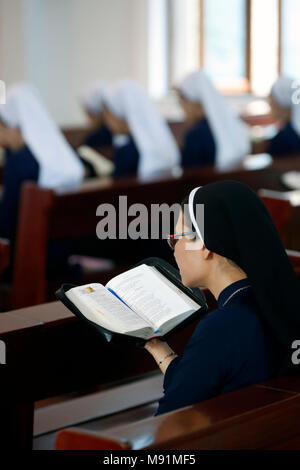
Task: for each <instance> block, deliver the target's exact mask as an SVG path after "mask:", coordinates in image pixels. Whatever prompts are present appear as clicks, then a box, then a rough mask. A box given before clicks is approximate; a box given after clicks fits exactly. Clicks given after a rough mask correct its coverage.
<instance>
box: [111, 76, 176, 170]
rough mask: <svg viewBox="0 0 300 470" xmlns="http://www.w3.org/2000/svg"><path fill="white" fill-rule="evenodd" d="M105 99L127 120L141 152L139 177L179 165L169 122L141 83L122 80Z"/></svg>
mask: <svg viewBox="0 0 300 470" xmlns="http://www.w3.org/2000/svg"><path fill="white" fill-rule="evenodd" d="M103 100H104V103H105V105H106V106H107V107H108V108H109V110H110V111H111V112H112V113H113V114H115V115H116V116H118V117H119V118H121V119H125V120H126V121H127V124H128V126H129V129H130V133H131V135H132V137H133V139H134V142H135V144H136V146H137V148H138V151H139V154H140V159H139V166H138V175H139V176H140V177H142V178H144V177H148V176H151V175H153V174H155V173H159V172H160V171H166V170H172V169H173V168H175V167H178V165H180V153H179V149H178V147H177V144H176V141H175V139H174V137H173V135H172V133H171V131H170V129H169V127H168V125H167V123H166V122H165V120H164V119H163V117H162V116H161V115H160V114H159V112H158V111H157V110H156V108H155V106H154V104H153V103H152V101H151V100H150V98H149V97H148V95H147V94H146V92H145V91H144V90H143V88H142V87H141V86H140V85H139V84H137V83H135V82H133V81H131V80H123V81H120V82H118V83H116V84H115V85H114V86H112V87H109V88H108V89H106V90H105V93H104V97H103Z"/></svg>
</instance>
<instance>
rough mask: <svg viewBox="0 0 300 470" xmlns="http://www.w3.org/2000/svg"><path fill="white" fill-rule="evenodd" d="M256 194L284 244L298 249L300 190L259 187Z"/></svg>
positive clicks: (299, 243)
mask: <svg viewBox="0 0 300 470" xmlns="http://www.w3.org/2000/svg"><path fill="white" fill-rule="evenodd" d="M258 195H259V196H260V197H261V199H262V200H263V202H264V204H265V205H266V207H267V209H268V210H269V212H270V214H271V216H272V219H273V221H274V223H275V225H276V228H277V230H278V232H279V235H280V237H281V239H282V241H283V244H284V246H285V247H286V248H289V249H291V250H300V191H287V192H280V191H272V190H266V189H260V190H259V191H258Z"/></svg>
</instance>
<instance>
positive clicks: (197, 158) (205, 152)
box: [182, 119, 216, 168]
mask: <svg viewBox="0 0 300 470" xmlns="http://www.w3.org/2000/svg"><path fill="white" fill-rule="evenodd" d="M215 156H216V144H215V140H214V137H213V134H212V132H211V129H210V126H209V124H208V121H207V119H201V120H200V121H198V122H197V123H196V124H195V125H194V126H193V127H192V128H191V129H189V130H188V131H187V133H186V134H185V137H184V143H183V148H182V167H183V168H192V167H195V166H201V165H203V166H204V165H213V164H214V163H215Z"/></svg>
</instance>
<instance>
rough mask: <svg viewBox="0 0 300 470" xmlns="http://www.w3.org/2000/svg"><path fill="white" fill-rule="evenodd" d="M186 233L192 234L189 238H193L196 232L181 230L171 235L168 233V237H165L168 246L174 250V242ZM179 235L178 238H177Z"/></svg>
mask: <svg viewBox="0 0 300 470" xmlns="http://www.w3.org/2000/svg"><path fill="white" fill-rule="evenodd" d="M187 235H193V236H191V237H189V238H190V239H191V240H192V239H193V238H195V236H196V234H195V232H183V233H175V234H173V235H169V236H168V238H167V242H168V245H169V247H170V248H171V249H172V250H174V249H175V245H176V243H177V242H178V240H179V239H180V238H181V237H186V236H187ZM178 237H179V238H178Z"/></svg>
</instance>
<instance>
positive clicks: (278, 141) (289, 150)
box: [266, 122, 300, 157]
mask: <svg viewBox="0 0 300 470" xmlns="http://www.w3.org/2000/svg"><path fill="white" fill-rule="evenodd" d="M266 151H267V152H268V153H270V154H271V155H272V156H276V157H281V156H285V155H291V154H296V153H298V154H300V136H299V135H298V134H297V132H296V131H295V130H294V128H293V126H292V124H291V123H290V122H288V123H287V124H286V125H285V127H283V128H282V129H281V130H280V131H279V132H278V133H277V134H276V135H275V136H274V137H273V138H272V139H270V141H269V145H268V148H267V150H266Z"/></svg>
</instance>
